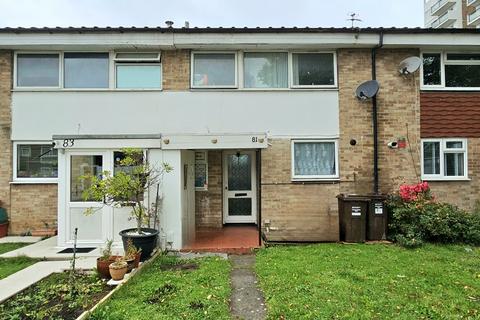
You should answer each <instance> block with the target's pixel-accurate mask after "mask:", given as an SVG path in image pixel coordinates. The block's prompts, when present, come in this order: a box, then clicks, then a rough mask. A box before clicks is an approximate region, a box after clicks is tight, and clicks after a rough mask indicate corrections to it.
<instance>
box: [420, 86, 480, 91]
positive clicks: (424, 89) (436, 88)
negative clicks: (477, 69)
mask: <svg viewBox="0 0 480 320" xmlns="http://www.w3.org/2000/svg"><path fill="white" fill-rule="evenodd" d="M420 90H422V91H480V88H477V87H475V88H471V87H459V88H458V87H433V86H432V87H428V86H423V87H420Z"/></svg>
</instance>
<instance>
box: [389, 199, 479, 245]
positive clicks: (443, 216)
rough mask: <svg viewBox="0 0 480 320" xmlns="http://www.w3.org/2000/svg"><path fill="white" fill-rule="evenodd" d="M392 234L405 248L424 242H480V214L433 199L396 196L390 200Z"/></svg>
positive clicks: (476, 243) (392, 237)
mask: <svg viewBox="0 0 480 320" xmlns="http://www.w3.org/2000/svg"><path fill="white" fill-rule="evenodd" d="M389 209H390V210H389V212H390V223H389V228H390V230H389V233H390V237H391V239H392V240H394V241H396V242H398V243H399V244H400V245H402V246H405V247H416V246H420V245H422V244H423V243H424V242H435V243H468V244H473V245H480V215H479V214H478V213H469V212H467V211H465V210H462V209H459V208H458V207H456V206H454V205H451V204H448V203H441V202H434V201H432V200H424V199H420V200H416V201H404V200H402V199H401V198H400V197H398V196H393V197H392V198H391V199H390V201H389Z"/></svg>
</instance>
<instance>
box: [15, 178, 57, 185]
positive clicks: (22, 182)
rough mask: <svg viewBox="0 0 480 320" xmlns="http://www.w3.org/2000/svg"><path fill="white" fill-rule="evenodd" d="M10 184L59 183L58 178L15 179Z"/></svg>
mask: <svg viewBox="0 0 480 320" xmlns="http://www.w3.org/2000/svg"><path fill="white" fill-rule="evenodd" d="M10 184H58V179H55V180H42V179H38V180H14V181H10Z"/></svg>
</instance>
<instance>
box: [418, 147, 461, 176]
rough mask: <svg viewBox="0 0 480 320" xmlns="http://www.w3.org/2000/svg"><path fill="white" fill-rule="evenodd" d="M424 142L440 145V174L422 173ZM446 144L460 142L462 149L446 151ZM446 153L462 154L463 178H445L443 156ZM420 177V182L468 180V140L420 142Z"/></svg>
mask: <svg viewBox="0 0 480 320" xmlns="http://www.w3.org/2000/svg"><path fill="white" fill-rule="evenodd" d="M425 142H438V143H439V145H440V174H425V173H424V150H423V148H424V147H423V145H424V143H425ZM447 142H462V148H455V149H453V148H450V149H447ZM446 153H463V154H464V157H463V162H464V164H463V166H464V175H463V176H446V175H445V154H446ZM420 161H421V166H420V167H421V175H422V180H425V181H465V180H470V179H469V178H468V140H467V139H466V138H429V139H422V140H421V157H420Z"/></svg>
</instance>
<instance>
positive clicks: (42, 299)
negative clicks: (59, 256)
mask: <svg viewBox="0 0 480 320" xmlns="http://www.w3.org/2000/svg"><path fill="white" fill-rule="evenodd" d="M73 283H74V286H73V288H74V289H72V281H71V278H70V275H69V273H67V272H64V273H53V274H51V275H49V276H48V277H46V278H45V279H42V280H40V281H39V282H37V283H35V284H33V285H32V286H30V287H29V288H27V289H25V290H23V291H22V292H19V293H17V294H16V295H14V296H12V297H11V298H9V299H7V300H6V301H5V302H3V303H2V304H1V305H0V314H1V315H2V317H5V318H2V319H22V320H29V319H65V320H70V319H76V318H77V317H78V316H80V315H81V314H82V313H83V312H84V311H85V310H88V309H90V308H91V307H93V306H94V305H95V304H96V303H97V302H98V301H100V300H101V299H102V298H103V297H104V296H106V295H107V294H108V293H109V292H110V291H111V290H113V287H111V286H108V285H107V284H106V282H105V281H103V280H101V279H99V278H98V277H97V275H96V274H86V273H79V274H76V276H75V281H73Z"/></svg>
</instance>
